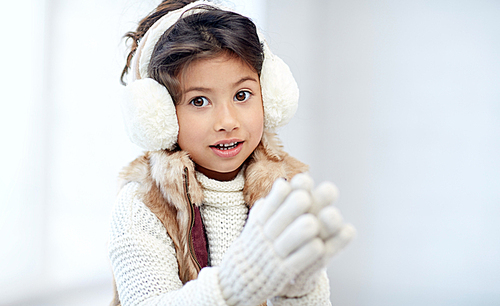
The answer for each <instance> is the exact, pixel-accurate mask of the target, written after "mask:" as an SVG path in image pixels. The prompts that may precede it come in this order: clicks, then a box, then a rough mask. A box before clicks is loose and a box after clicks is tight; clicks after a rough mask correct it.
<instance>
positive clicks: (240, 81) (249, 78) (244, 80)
mask: <svg viewBox="0 0 500 306" xmlns="http://www.w3.org/2000/svg"><path fill="white" fill-rule="evenodd" d="M246 81H252V82H256V83H258V81H257V80H256V79H255V78H253V77H251V76H247V77H243V78H241V80H239V81H238V82H236V83H234V86H237V85H240V84H241V83H243V82H246Z"/></svg>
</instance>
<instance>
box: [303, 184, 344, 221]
mask: <svg viewBox="0 0 500 306" xmlns="http://www.w3.org/2000/svg"><path fill="white" fill-rule="evenodd" d="M338 194H339V189H338V188H337V186H335V184H333V183H332V182H323V183H321V184H320V185H319V186H318V187H316V189H314V191H313V192H312V197H313V202H314V205H313V206H312V207H311V210H310V211H309V212H310V213H312V214H314V215H316V214H318V212H319V211H320V210H321V209H323V208H324V207H325V206H328V205H330V204H331V203H333V202H335V201H336V200H337V197H338Z"/></svg>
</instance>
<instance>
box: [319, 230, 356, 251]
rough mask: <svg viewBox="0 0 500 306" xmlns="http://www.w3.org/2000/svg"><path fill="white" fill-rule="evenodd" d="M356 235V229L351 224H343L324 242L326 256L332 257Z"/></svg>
mask: <svg viewBox="0 0 500 306" xmlns="http://www.w3.org/2000/svg"><path fill="white" fill-rule="evenodd" d="M354 236H356V229H355V228H354V226H352V225H351V224H345V225H344V226H342V228H341V229H340V231H339V232H338V233H337V234H336V235H335V236H333V237H332V238H330V239H328V240H327V241H326V242H325V247H326V256H327V257H332V256H333V255H335V254H337V253H338V252H339V251H340V250H342V249H343V248H344V247H345V246H346V245H347V244H348V243H349V242H350V241H351V240H352V239H353V238H354Z"/></svg>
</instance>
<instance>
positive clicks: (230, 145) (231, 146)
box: [211, 142, 241, 151]
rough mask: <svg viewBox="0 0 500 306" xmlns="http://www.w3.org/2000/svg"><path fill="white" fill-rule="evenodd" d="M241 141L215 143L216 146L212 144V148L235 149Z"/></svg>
mask: <svg viewBox="0 0 500 306" xmlns="http://www.w3.org/2000/svg"><path fill="white" fill-rule="evenodd" d="M240 143H241V142H231V143H220V144H218V145H215V146H211V147H212V148H216V149H218V150H223V151H224V150H231V149H234V148H236V146H237V145H238V144H240Z"/></svg>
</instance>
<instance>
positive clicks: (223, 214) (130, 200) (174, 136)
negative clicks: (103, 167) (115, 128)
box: [109, 0, 354, 306]
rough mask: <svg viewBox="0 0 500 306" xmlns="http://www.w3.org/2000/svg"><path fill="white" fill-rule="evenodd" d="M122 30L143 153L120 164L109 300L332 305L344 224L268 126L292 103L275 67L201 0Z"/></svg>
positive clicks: (325, 189)
mask: <svg viewBox="0 0 500 306" xmlns="http://www.w3.org/2000/svg"><path fill="white" fill-rule="evenodd" d="M126 36H127V37H129V38H131V39H132V41H133V43H132V48H131V51H130V53H129V56H128V60H127V65H126V67H125V69H124V71H123V74H122V81H123V77H124V76H125V74H128V75H129V82H128V85H127V91H128V97H127V99H126V100H125V101H124V103H123V114H124V117H125V123H126V128H127V132H128V134H129V136H130V138H131V140H132V141H133V142H134V143H136V144H138V145H139V146H141V147H142V148H144V149H145V150H146V153H145V154H144V155H142V156H141V157H139V158H137V159H136V160H134V161H133V162H132V163H131V164H130V165H128V166H127V167H126V168H125V169H124V170H123V172H122V173H121V189H120V192H119V195H118V199H117V202H116V205H115V208H114V211H113V216H112V226H111V239H110V248H109V256H110V259H111V264H112V268H113V274H114V277H115V283H116V289H117V290H116V294H115V299H114V301H113V305H120V304H121V305H124V306H128V305H262V304H264V305H265V304H266V303H267V305H271V304H272V305H330V301H329V295H330V292H329V284H328V278H327V276H326V266H327V264H328V261H329V259H330V258H331V257H332V256H333V255H334V254H335V253H336V252H338V251H339V250H340V249H342V248H343V247H344V246H345V245H346V244H347V242H348V241H349V240H350V239H351V238H352V237H353V235H354V228H353V227H352V226H351V225H348V224H344V223H343V222H342V218H341V216H340V213H339V212H338V210H336V209H335V208H334V207H333V206H332V203H333V202H334V200H335V197H336V187H335V186H334V185H333V184H331V183H323V184H321V185H320V186H319V187H316V188H314V187H313V182H312V180H311V178H310V177H309V176H308V175H307V174H304V172H305V171H306V170H307V167H306V166H305V165H304V164H303V163H301V162H299V161H298V160H296V159H294V158H293V157H290V156H289V155H288V154H286V153H285V152H283V151H282V148H281V146H280V145H279V142H278V140H277V138H276V136H275V135H274V134H273V133H272V131H273V130H274V129H275V128H277V127H279V126H282V125H284V124H286V123H287V122H288V121H289V120H290V118H291V117H292V115H293V114H294V112H295V110H296V107H297V101H298V88H297V85H296V83H295V81H294V79H293V77H292V75H291V72H290V70H289V69H288V67H287V66H286V64H285V63H283V61H281V60H280V59H279V58H278V57H276V56H275V55H273V54H272V53H271V51H270V50H269V48H268V46H267V44H266V42H265V41H264V40H263V37H262V36H261V35H260V34H259V33H258V31H257V30H256V27H255V25H254V23H253V22H252V21H251V20H250V19H248V18H246V17H244V16H242V15H239V14H237V13H235V12H233V11H231V10H228V9H226V8H224V7H221V6H219V5H216V4H213V3H210V2H207V1H205V0H199V1H196V2H193V1H186V0H184V1H171V0H170V1H169V0H167V1H164V2H162V3H161V4H160V5H159V6H158V7H157V8H156V10H154V11H153V12H152V13H151V14H150V15H148V16H147V17H145V18H144V19H143V20H142V21H141V22H140V24H139V26H138V28H137V30H136V31H135V32H130V33H128V34H127V35H126Z"/></svg>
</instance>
